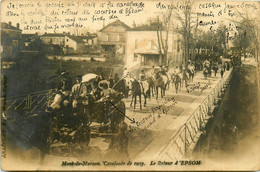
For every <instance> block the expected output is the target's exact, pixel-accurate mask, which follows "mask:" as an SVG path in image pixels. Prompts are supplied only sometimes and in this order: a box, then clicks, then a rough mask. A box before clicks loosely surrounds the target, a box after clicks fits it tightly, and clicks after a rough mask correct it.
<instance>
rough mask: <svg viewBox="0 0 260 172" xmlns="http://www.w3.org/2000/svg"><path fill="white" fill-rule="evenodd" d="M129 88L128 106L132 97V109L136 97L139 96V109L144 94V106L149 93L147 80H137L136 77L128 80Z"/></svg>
mask: <svg viewBox="0 0 260 172" xmlns="http://www.w3.org/2000/svg"><path fill="white" fill-rule="evenodd" d="M130 83H131V84H130V90H131V91H132V100H131V103H130V107H132V103H133V99H134V109H135V106H136V97H137V96H139V103H140V109H142V100H141V99H142V98H141V96H142V95H143V96H144V106H146V98H147V95H148V93H149V83H148V82H147V81H143V82H139V81H137V80H136V79H132V80H130Z"/></svg>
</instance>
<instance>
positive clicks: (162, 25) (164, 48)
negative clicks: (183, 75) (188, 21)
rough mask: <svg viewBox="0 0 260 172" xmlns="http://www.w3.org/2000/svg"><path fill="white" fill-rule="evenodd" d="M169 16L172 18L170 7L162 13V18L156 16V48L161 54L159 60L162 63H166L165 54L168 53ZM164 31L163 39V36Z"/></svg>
mask: <svg viewBox="0 0 260 172" xmlns="http://www.w3.org/2000/svg"><path fill="white" fill-rule="evenodd" d="M171 18H172V9H170V10H168V11H167V12H166V14H162V19H161V20H160V18H159V17H158V18H157V31H156V33H157V43H158V50H159V53H160V56H161V59H162V60H161V62H162V64H163V65H166V64H167V55H168V48H169V46H168V40H169V31H170V27H171ZM163 32H164V33H165V39H163V38H164V36H163Z"/></svg>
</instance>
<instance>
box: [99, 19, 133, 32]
mask: <svg viewBox="0 0 260 172" xmlns="http://www.w3.org/2000/svg"><path fill="white" fill-rule="evenodd" d="M109 26H122V27H124V28H125V29H126V30H131V27H129V26H128V25H127V24H125V23H124V22H122V21H120V20H116V21H114V22H112V23H109V24H108V25H106V26H105V27H103V29H101V30H100V31H103V30H104V29H105V28H107V27H109Z"/></svg>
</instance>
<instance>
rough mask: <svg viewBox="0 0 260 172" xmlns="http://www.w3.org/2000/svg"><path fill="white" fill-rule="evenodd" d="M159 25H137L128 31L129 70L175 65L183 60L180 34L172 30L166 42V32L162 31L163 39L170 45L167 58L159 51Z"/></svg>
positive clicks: (127, 62) (127, 61)
mask: <svg viewBox="0 0 260 172" xmlns="http://www.w3.org/2000/svg"><path fill="white" fill-rule="evenodd" d="M157 29H158V27H157V25H156V24H149V25H143V26H139V27H135V28H133V29H132V30H128V31H127V39H126V40H127V42H126V59H127V60H126V65H127V66H128V68H129V70H130V71H131V70H135V68H140V67H143V68H145V67H151V66H158V65H167V66H170V67H173V66H174V65H180V64H181V62H182V48H181V41H180V36H178V35H177V34H175V33H174V32H172V31H169V33H168V42H167V43H166V32H165V31H162V41H163V42H164V45H167V46H168V52H167V57H166V58H167V59H165V60H163V55H162V53H160V51H159V46H158V36H157Z"/></svg>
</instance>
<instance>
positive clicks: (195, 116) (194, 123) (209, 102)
mask: <svg viewBox="0 0 260 172" xmlns="http://www.w3.org/2000/svg"><path fill="white" fill-rule="evenodd" d="M232 71H233V68H231V69H230V70H229V71H227V72H225V75H224V76H223V78H222V79H221V80H220V81H219V82H218V83H217V84H216V85H215V86H214V88H212V89H211V90H210V92H207V93H205V94H206V96H203V99H199V100H198V102H197V103H198V104H199V106H197V107H195V109H194V108H193V110H191V109H187V110H186V111H184V112H183V114H185V115H184V116H183V117H182V116H180V118H181V119H180V121H179V122H178V123H179V124H176V123H175V124H174V125H175V126H177V125H178V128H175V127H168V128H167V131H168V133H169V130H170V131H173V132H172V133H173V135H172V136H168V137H166V138H167V139H169V140H168V142H165V143H166V144H164V145H162V146H161V147H160V149H159V150H158V149H157V152H156V150H152V148H151V149H150V148H146V149H145V150H144V152H142V153H141V154H139V155H138V156H137V158H136V160H143V157H147V156H146V155H149V157H151V158H152V159H153V160H155V161H156V160H157V161H164V160H165V161H167V160H171V161H176V160H180V159H182V158H184V157H185V156H188V155H189V154H190V153H191V152H192V151H193V149H194V148H195V145H196V143H197V141H198V140H199V137H200V136H201V134H202V133H204V131H205V127H206V124H207V122H208V120H209V119H210V118H212V117H213V114H212V112H213V111H214V109H215V108H216V107H217V106H218V102H219V100H221V98H222V96H223V95H224V91H225V89H226V86H227V84H229V82H230V79H231V77H232ZM173 128H175V129H176V130H175V129H173ZM165 133H166V132H165ZM170 133H171V132H170ZM158 139H159V138H158ZM155 144H156V143H154V144H153V143H151V144H150V145H149V146H151V147H152V146H154V145H155ZM157 144H158V143H157ZM149 146H148V147H149ZM149 150H152V151H151V152H149Z"/></svg>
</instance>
